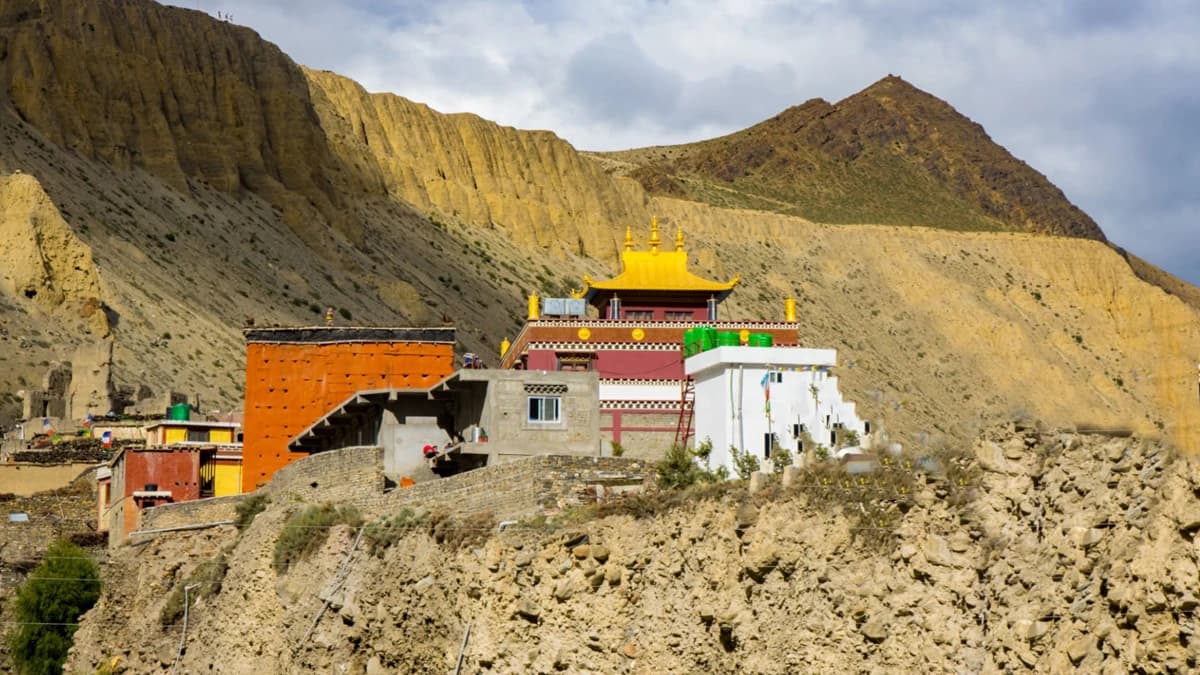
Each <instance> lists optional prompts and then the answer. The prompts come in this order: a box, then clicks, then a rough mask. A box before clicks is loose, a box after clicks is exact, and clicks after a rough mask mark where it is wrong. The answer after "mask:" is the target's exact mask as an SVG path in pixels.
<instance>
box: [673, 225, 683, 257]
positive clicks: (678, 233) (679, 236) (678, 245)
mask: <svg viewBox="0 0 1200 675" xmlns="http://www.w3.org/2000/svg"><path fill="white" fill-rule="evenodd" d="M675 250H676V251H682V250H683V226H682V225H680V226H679V227H678V228H677V229H676V230H675Z"/></svg>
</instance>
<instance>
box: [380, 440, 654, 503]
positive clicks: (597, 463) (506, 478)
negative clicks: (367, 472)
mask: <svg viewBox="0 0 1200 675" xmlns="http://www.w3.org/2000/svg"><path fill="white" fill-rule="evenodd" d="M649 468H650V465H648V464H647V463H646V462H644V461H639V460H636V459H623V458H619V457H587V456H580V455H534V456H531V457H524V458H521V459H518V460H514V461H512V462H508V463H505V464H499V465H496V466H489V467H486V468H483V469H476V470H474V471H468V472H466V473H461V474H458V475H457V476H451V477H449V478H443V479H441V480H435V481H429V482H427V483H419V484H417V485H414V486H412V487H409V488H397V489H395V490H392V491H390V492H388V493H387V494H384V495H381V496H380V498H379V499H378V500H375V501H374V502H373V503H371V504H369V505H368V507H367V509H366V510H367V511H368V512H370V514H371V515H384V514H387V513H391V512H395V511H396V510H398V509H400V508H402V507H404V506H412V507H416V508H421V509H425V510H442V511H448V512H452V513H479V512H484V511H487V512H490V513H492V514H493V515H495V516H496V517H497V518H501V519H507V518H520V517H522V516H529V515H536V514H539V513H540V514H552V513H555V512H558V511H560V510H562V509H564V508H568V507H571V506H575V505H578V504H585V503H591V502H595V501H596V500H597V499H599V498H601V497H603V496H604V495H605V494H606V493H609V492H612V491H615V490H624V489H629V488H635V487H640V486H642V485H643V484H644V483H645V482H646V480H647V478H648V476H649V475H650V474H649Z"/></svg>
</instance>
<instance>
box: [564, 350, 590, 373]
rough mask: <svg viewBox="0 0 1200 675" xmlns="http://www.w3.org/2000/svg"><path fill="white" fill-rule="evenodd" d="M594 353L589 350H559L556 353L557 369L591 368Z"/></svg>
mask: <svg viewBox="0 0 1200 675" xmlns="http://www.w3.org/2000/svg"><path fill="white" fill-rule="evenodd" d="M594 356H595V354H592V353H591V352H559V353H558V369H559V370H591V369H592V357H594Z"/></svg>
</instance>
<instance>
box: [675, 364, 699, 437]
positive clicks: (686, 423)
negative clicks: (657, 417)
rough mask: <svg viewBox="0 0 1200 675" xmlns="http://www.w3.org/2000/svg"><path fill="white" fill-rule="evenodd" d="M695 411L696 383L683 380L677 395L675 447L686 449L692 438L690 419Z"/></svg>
mask: <svg viewBox="0 0 1200 675" xmlns="http://www.w3.org/2000/svg"><path fill="white" fill-rule="evenodd" d="M695 409H696V381H695V380H693V379H692V378H691V376H690V375H689V376H688V377H686V378H684V380H683V383H682V385H681V386H680V394H679V422H678V423H676V425H675V445H678V446H679V447H682V448H686V447H687V444H688V441H689V440H691V437H692V418H693V417H694V415H695Z"/></svg>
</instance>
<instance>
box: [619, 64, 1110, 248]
mask: <svg viewBox="0 0 1200 675" xmlns="http://www.w3.org/2000/svg"><path fill="white" fill-rule="evenodd" d="M615 156H620V157H621V158H622V159H625V160H626V161H632V162H633V163H634V164H640V165H641V168H639V170H638V171H637V172H636V175H635V177H636V178H638V179H639V180H642V179H644V178H645V179H647V180H643V185H644V186H645V187H646V189H647V190H649V191H651V192H656V191H658V190H659V189H660V188H661V186H664V185H671V186H673V187H674V188H675V190H676V192H675V194H678V190H679V188H680V186H684V185H693V186H700V187H698V188H693V192H694V194H693V195H692V197H693V198H694V199H697V200H698V201H705V199H707V198H708V197H707V195H713V194H717V193H719V194H720V195H721V200H722V202H721V203H723V204H724V203H727V202H728V199H729V195H730V194H736V195H739V196H740V199H741V203H740V204H739V205H740V206H743V207H746V208H756V209H764V210H773V211H781V212H783V213H789V214H794V215H800V216H804V217H805V218H809V219H810V220H815V221H818V222H828V223H880V224H891V225H925V226H929V227H939V228H945V229H955V230H1014V231H1026V232H1039V233H1045V234H1058V235H1066V236H1074V237H1084V238H1089V239H1098V240H1101V241H1103V240H1104V233H1103V232H1101V230H1100V228H1099V226H1097V225H1096V223H1095V221H1093V220H1092V219H1091V218H1090V217H1088V215H1087V214H1085V213H1084V212H1083V211H1081V210H1079V208H1077V207H1076V206H1075V205H1074V204H1072V203H1071V202H1070V201H1068V200H1067V198H1066V196H1064V195H1063V193H1062V191H1060V190H1059V189H1058V188H1057V187H1055V186H1054V185H1053V184H1052V183H1050V181H1049V180H1047V179H1046V177H1045V176H1043V175H1042V174H1040V173H1038V172H1037V171H1035V170H1034V169H1033V168H1031V167H1030V166H1029V165H1027V164H1026V163H1025V162H1022V161H1021V160H1019V159H1017V158H1016V157H1013V156H1012V154H1010V153H1009V152H1008V151H1007V150H1005V149H1004V148H1003V147H1001V146H1000V145H998V144H996V143H995V142H994V141H993V140H992V139H991V138H990V137H989V136H988V135H987V132H986V131H984V129H983V127H981V126H980V125H979V124H977V123H975V122H973V121H972V120H970V119H969V118H967V117H966V116H965V115H963V114H962V113H960V112H958V111H957V110H955V109H954V107H953V106H951V105H950V104H949V103H947V102H945V101H943V100H942V99H940V98H938V97H937V96H934V95H933V94H930V93H929V92H927V91H924V90H922V89H920V88H919V87H917V86H915V85H913V84H912V83H910V82H908V81H907V80H905V79H904V78H902V77H900V76H898V75H893V74H889V75H887V76H886V77H884V78H882V79H880V80H878V81H877V82H875V83H873V84H871V85H870V86H868V87H867V88H865V89H863V90H861V91H859V92H857V93H855V94H852V95H850V96H847V97H846V98H844V99H842V100H840V101H838V102H837V103H834V104H830V103H828V102H826V101H824V100H822V99H819V98H816V99H810V100H808V101H806V102H804V103H803V104H800V105H798V106H793V107H791V108H788V109H786V110H784V111H782V112H780V113H779V114H777V115H775V116H774V117H771V118H770V119H767V120H765V121H763V122H761V123H759V124H756V125H754V126H752V127H750V128H748V129H745V130H743V131H739V132H735V133H733V134H730V135H728V136H723V137H721V138H715V139H712V140H710V141H701V142H699V143H693V144H690V145H687V146H678V147H677V148H674V149H672V150H671V151H670V152H666V153H664V152H662V151H661V149H660V151H659V152H658V153H657V154H656V155H648V154H647V155H644V157H646V158H649V161H648V162H647V161H642V160H641V159H639V156H640V155H639V151H636V150H634V151H628V152H626V153H615ZM664 157H669V158H670V159H668V160H664V159H662V158H664ZM631 175H634V174H631ZM651 178H652V179H653V180H648V179H651ZM705 183H712V184H715V185H714V187H717V188H719V190H718V192H716V193H715V192H713V191H712V190H706V189H704V188H703V184H705ZM731 191H732V192H731Z"/></svg>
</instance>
